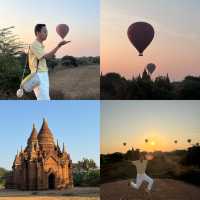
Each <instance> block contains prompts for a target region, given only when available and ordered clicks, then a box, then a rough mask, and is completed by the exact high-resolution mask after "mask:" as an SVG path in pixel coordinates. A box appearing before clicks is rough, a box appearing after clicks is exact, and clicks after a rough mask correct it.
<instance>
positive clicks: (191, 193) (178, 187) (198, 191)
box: [101, 179, 200, 200]
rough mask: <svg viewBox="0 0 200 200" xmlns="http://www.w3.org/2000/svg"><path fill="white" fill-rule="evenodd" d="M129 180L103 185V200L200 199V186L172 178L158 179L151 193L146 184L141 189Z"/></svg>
mask: <svg viewBox="0 0 200 200" xmlns="http://www.w3.org/2000/svg"><path fill="white" fill-rule="evenodd" d="M128 182H129V181H128V180H125V181H117V182H112V183H106V184H103V185H102V186H101V200H147V199H148V200H199V199H200V188H199V187H196V186H193V185H190V184H187V183H184V182H180V181H175V180H171V179H156V180H155V183H154V186H153V190H152V192H151V193H150V194H148V193H146V192H145V185H143V186H142V187H141V188H140V189H139V190H135V189H133V188H131V187H130V186H128Z"/></svg>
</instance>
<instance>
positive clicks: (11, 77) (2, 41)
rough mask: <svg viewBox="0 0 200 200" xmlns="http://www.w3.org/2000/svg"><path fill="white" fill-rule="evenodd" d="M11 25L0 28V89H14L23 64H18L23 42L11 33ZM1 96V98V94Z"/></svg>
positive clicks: (17, 84)
mask: <svg viewBox="0 0 200 200" xmlns="http://www.w3.org/2000/svg"><path fill="white" fill-rule="evenodd" d="M13 28H14V27H13V26H12V27H8V28H3V29H0V85H1V91H3V92H4V91H6V93H8V91H16V89H17V87H19V84H20V76H21V73H22V70H23V65H21V64H20V59H19V58H20V56H21V55H22V48H23V43H22V42H20V41H19V39H18V37H17V36H16V35H15V34H13V32H12V30H13ZM1 98H3V97H2V96H1Z"/></svg>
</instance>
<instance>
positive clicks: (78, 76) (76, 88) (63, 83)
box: [50, 65, 100, 99]
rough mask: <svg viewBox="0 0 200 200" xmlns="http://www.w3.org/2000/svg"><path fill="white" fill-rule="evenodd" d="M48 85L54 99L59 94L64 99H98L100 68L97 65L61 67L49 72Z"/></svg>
mask: <svg viewBox="0 0 200 200" xmlns="http://www.w3.org/2000/svg"><path fill="white" fill-rule="evenodd" d="M50 85H51V91H52V96H53V98H54V99H56V96H57V97H58V98H59V96H60V95H61V96H62V95H64V98H65V99H99V98H100V68H99V66H98V65H89V66H79V67H75V68H68V69H63V67H62V68H61V69H59V70H57V71H54V72H52V73H50ZM59 93H62V94H59Z"/></svg>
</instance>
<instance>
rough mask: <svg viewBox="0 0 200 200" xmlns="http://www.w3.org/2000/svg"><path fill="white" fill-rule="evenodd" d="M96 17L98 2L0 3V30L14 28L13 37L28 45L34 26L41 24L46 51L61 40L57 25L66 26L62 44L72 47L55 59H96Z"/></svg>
mask: <svg viewBox="0 0 200 200" xmlns="http://www.w3.org/2000/svg"><path fill="white" fill-rule="evenodd" d="M99 15H100V11H99V0H74V1H72V0H59V1H53V0H42V1H41V0H28V1H27V0H6V1H5V0H0V19H1V20H0V29H1V28H5V27H9V26H15V29H14V33H15V34H17V35H18V36H19V37H20V39H21V41H23V42H25V43H28V44H29V43H30V42H32V41H33V40H34V38H35V36H34V26H35V24H37V23H45V24H46V25H47V28H48V32H49V36H48V38H47V41H46V42H45V43H44V44H45V46H46V51H48V50H51V48H53V47H55V46H56V45H57V43H58V42H59V41H60V40H61V39H60V37H59V36H58V35H57V34H56V26H57V24H60V23H65V24H68V25H69V27H70V31H69V34H68V36H67V37H66V40H71V41H72V43H70V44H69V45H67V46H66V47H64V48H62V50H60V51H59V52H58V53H57V54H56V55H57V57H61V56H64V55H66V54H67V55H73V56H98V55H99V37H100V36H99V24H100V16H99Z"/></svg>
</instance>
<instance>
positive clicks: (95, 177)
mask: <svg viewBox="0 0 200 200" xmlns="http://www.w3.org/2000/svg"><path fill="white" fill-rule="evenodd" d="M73 177H74V185H75V186H99V184H100V171H99V170H89V171H84V172H76V173H74V175H73Z"/></svg>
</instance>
